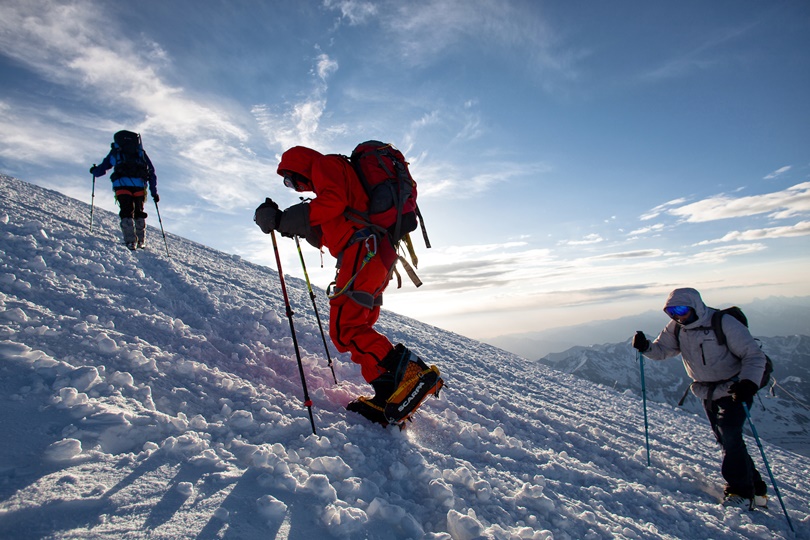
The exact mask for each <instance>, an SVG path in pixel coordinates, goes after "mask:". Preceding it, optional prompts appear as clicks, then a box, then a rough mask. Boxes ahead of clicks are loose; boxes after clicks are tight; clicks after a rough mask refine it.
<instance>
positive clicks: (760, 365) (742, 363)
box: [644, 288, 766, 399]
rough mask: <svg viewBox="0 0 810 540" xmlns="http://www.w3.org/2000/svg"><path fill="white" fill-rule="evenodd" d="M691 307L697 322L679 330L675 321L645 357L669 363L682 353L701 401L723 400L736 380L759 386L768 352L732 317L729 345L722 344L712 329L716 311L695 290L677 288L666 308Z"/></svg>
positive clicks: (727, 325) (726, 320)
mask: <svg viewBox="0 0 810 540" xmlns="http://www.w3.org/2000/svg"><path fill="white" fill-rule="evenodd" d="M670 306H689V307H691V308H693V309H694V310H695V314H696V315H697V320H696V321H694V322H692V323H690V324H687V325H684V326H682V327H681V331H680V334H679V335H676V333H675V330H676V328H677V326H678V324H679V323H678V322H676V321H675V320H671V321H670V322H669V324H667V326H666V327H665V328H664V330H663V331H661V333H660V334H659V335H658V337H657V338H655V341H653V342H652V343H651V344H650V347H649V349H647V350H646V351H645V352H644V356H646V357H647V358H650V359H651V360H665V359H667V358H671V357H673V356H676V355H678V354H679V353H680V354H681V355H682V357H683V365H684V367H685V368H686V373H687V375H689V377H690V378H691V379H692V380H693V381H695V382H694V383H693V384H692V392H693V393H694V394H695V395H696V396H697V397H699V398H701V399H708V398H709V396H710V395H711V399H719V398H722V397H725V396H728V395H729V393H728V387H729V386H731V384H732V383H733V382H734V380H738V379H739V380H742V379H748V380H750V381H753V382H754V383H755V384H757V385H759V383H760V381H761V380H762V376H763V373H764V372H765V363H766V361H765V353H764V352H762V349H760V348H759V344H758V343H757V342H756V340H755V339H754V338H753V337H752V336H751V332H749V331H748V328H746V326H745V325H744V324H742V323H741V322H740V321H738V320H737V319H735V318H734V317H731V316H724V317H723V318H722V320H721V324H722V328H723V333H724V334H725V335H726V344H725V345H720V344H719V343H718V342H717V336H716V335H715V333H714V330H712V315H713V314H714V313H715V311H717V310H715V309H713V308H709V307H706V304H704V303H703V300H702V299H701V297H700V293H699V292H698V291H696V290H695V289H690V288H684V289H675V290H674V291H672V293H670V295H669V298H667V302H666V304H665V305H664V307H665V308H666V307H670Z"/></svg>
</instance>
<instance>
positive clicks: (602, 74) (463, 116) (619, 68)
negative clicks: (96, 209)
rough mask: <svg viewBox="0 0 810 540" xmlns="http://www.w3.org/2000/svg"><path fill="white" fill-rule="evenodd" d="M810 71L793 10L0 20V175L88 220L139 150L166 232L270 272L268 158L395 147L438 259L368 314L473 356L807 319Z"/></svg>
mask: <svg viewBox="0 0 810 540" xmlns="http://www.w3.org/2000/svg"><path fill="white" fill-rule="evenodd" d="M808 51H810V4H808V3H807V2H803V1H775V2H761V1H717V2H702V1H686V2H677V3H675V2H671V3H664V2H584V1H574V2H540V1H511V2H508V1H506V2H501V1H487V0H442V1H438V0H437V1H413V2H394V1H391V2H388V1H375V2H362V1H350V0H346V1H337V0H325V1H317V2H316V1H301V2H282V1H277V2H258V1H231V2H224V1H221V2H214V1H201V2H200V1H170V2H166V1H152V0H146V1H139V2H90V1H85V2H52V1H43V0H21V1H16V0H4V1H3V2H2V4H0V77H2V83H0V171H2V172H4V173H6V174H11V175H13V176H16V177H18V178H21V179H23V180H27V181H30V182H34V183H37V184H40V185H43V186H45V187H48V188H51V189H55V190H58V191H60V192H63V193H66V194H68V195H70V196H73V197H76V198H78V199H80V200H85V201H87V202H88V203H89V202H90V191H91V180H90V176H89V174H88V173H87V169H88V168H89V166H90V165H91V164H93V163H95V162H99V161H100V160H101V159H102V158H103V157H104V156H105V155H106V152H107V150H108V149H109V143H110V142H111V138H112V134H113V133H114V132H115V131H117V130H119V129H132V130H136V131H139V132H140V133H141V134H142V137H143V140H144V144H145V146H146V149H147V152H148V153H149V155H150V157H151V158H152V161H153V162H154V163H155V167H156V169H157V173H158V182H159V192H160V195H161V202H160V211H161V217H162V219H163V223H164V226H165V227H166V229H167V230H169V231H170V232H173V233H176V234H179V235H182V236H185V237H187V238H190V239H192V240H195V241H198V242H200V243H203V244H206V245H209V246H212V247H214V248H217V249H220V250H223V251H225V252H228V253H232V254H234V255H238V256H240V257H243V258H245V259H247V260H250V261H253V262H256V263H259V264H263V265H268V266H271V267H275V261H274V259H273V254H272V247H271V244H270V239H269V238H268V237H267V236H265V235H263V234H261V232H260V231H259V230H258V228H257V227H256V226H255V225H254V224H253V222H252V216H253V210H254V209H255V207H256V206H257V205H258V204H259V203H261V202H262V201H263V200H264V197H266V196H269V197H272V198H273V199H275V200H277V201H278V202H279V203H280V204H281V205H282V206H287V205H290V204H293V203H295V202H297V198H296V196H295V194H294V193H292V192H290V191H289V190H287V189H286V188H284V187H283V185H282V183H281V181H280V178H279V177H278V176H277V175H276V174H275V169H276V166H277V163H278V159H279V156H280V154H281V153H282V152H283V151H284V150H285V149H287V148H289V147H291V146H294V145H306V146H311V147H313V148H315V149H317V150H319V151H321V152H324V153H344V154H347V153H350V152H351V149H352V148H353V147H354V145H355V144H356V143H358V142H360V141H363V140H367V139H381V140H385V141H390V142H393V143H394V144H396V145H397V146H398V147H399V148H400V149H401V150H402V151H403V152H404V153H405V154H406V156H407V158H408V159H409V161H410V163H411V170H412V172H413V174H414V176H415V178H416V180H417V182H418V183H419V202H420V207H421V208H422V212H423V214H424V216H425V220H426V223H427V227H428V232H429V234H430V237H431V241H432V243H433V246H434V247H433V248H432V249H430V250H426V249H425V248H424V245H422V244H421V239H419V240H417V242H416V247H417V251H418V254H419V256H420V264H419V275H420V277H421V278H422V280H423V281H424V283H425V285H424V286H423V287H421V288H420V289H415V288H413V286H411V285H410V284H405V285H403V288H402V289H401V290H395V289H393V288H391V289H389V293H388V294H386V298H385V307H386V308H388V309H391V310H394V311H397V312H399V313H403V314H405V315H409V316H412V317H415V318H417V319H420V320H422V321H424V322H428V323H431V324H435V325H437V326H440V327H442V328H446V329H449V330H453V331H456V332H458V333H461V334H465V335H468V336H470V337H473V338H477V339H486V338H489V337H494V336H498V335H502V334H508V333H517V332H531V331H535V330H544V329H547V328H553V327H558V326H566V325H570V324H576V323H581V322H586V321H589V320H597V319H609V318H616V317H619V316H623V315H627V314H635V313H638V312H641V311H645V310H648V309H658V308H660V306H661V305H662V303H663V301H664V298H665V297H666V295H667V293H668V292H669V291H670V290H671V289H673V288H675V287H681V286H693V287H696V288H698V289H699V290H701V291H702V292H703V294H704V297H705V299H706V300H707V301H708V302H709V303H710V304H716V305H720V304H728V303H744V302H746V301H750V300H751V299H753V298H755V297H766V296H771V295H781V296H805V295H808V294H810V280H808V279H807V277H806V275H807V272H808V269H809V268H810V265H809V264H808V262H810V259H809V258H808V254H809V253H810V250H808V247H810V242H808V239H810V146H808V142H810V105H809V104H808V103H809V102H808V99H807V96H808V95H810V54H808ZM95 202H96V204H97V205H98V206H100V207H102V208H105V209H108V210H115V206H114V202H113V199H112V194H111V192H110V190H109V184H108V183H107V179H106V178H101V179H99V180H98V182H97V188H96V197H95ZM149 204H150V207H151V208H152V209H153V210H154V207H153V206H152V205H151V203H149ZM155 218H156V216H155V215H154V214H153V215H152V216H151V217H150V219H149V220H148V223H149V225H150V226H157V225H158V223H157V219H155ZM157 238H158V237H157V236H153V240H155V241H156V240H157ZM305 251H306V259H307V264H308V268H309V270H310V277H311V278H312V280H313V283H314V284H315V285H318V286H321V287H325V286H326V285H327V284H328V283H329V281H330V280H331V278H332V277H333V275H334V269H333V260H332V258H331V257H330V256H328V255H325V256H324V267H323V268H320V258H319V255H318V253H317V252H316V251H315V250H313V249H309V248H306V250H305ZM282 252H283V255H284V259H283V262H284V270H285V273H288V274H291V275H294V276H301V275H302V274H301V269H300V263H299V262H298V259H297V253H296V252H295V250H294V245H293V244H292V243H291V241H289V240H284V241H283V242H282ZM273 286H276V285H275V284H270V283H269V284H268V287H273ZM662 317H663V315H662ZM662 322H664V321H663V320H662ZM631 333H632V329H630V330H629V332H628V336H629V335H630V334H631Z"/></svg>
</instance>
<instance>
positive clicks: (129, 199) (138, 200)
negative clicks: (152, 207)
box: [115, 187, 147, 219]
mask: <svg viewBox="0 0 810 540" xmlns="http://www.w3.org/2000/svg"><path fill="white" fill-rule="evenodd" d="M115 200H117V201H118V206H119V207H120V208H121V211H120V212H118V216H119V217H120V218H121V219H124V218H132V219H146V218H147V214H146V212H144V211H143V205H144V202H145V201H146V191H145V190H144V189H143V188H140V189H138V188H126V187H124V188H118V189H116V190H115Z"/></svg>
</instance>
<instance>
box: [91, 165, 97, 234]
mask: <svg viewBox="0 0 810 540" xmlns="http://www.w3.org/2000/svg"><path fill="white" fill-rule="evenodd" d="M93 168H94V169H95V168H96V164H95V163H93ZM90 176H92V177H93V190H92V192H91V193H92V194H91V195H90V232H93V210H94V209H95V206H96V175H95V174H93V173H90Z"/></svg>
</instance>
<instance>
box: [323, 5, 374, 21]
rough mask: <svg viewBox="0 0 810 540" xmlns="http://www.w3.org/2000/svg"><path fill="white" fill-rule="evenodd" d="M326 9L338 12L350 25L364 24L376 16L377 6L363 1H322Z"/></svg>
mask: <svg viewBox="0 0 810 540" xmlns="http://www.w3.org/2000/svg"><path fill="white" fill-rule="evenodd" d="M323 5H324V7H325V8H327V9H335V10H338V11H340V14H341V17H342V18H343V19H345V20H346V21H348V23H349V24H350V25H358V24H362V23H364V22H366V21H367V20H368V19H369V18H371V17H374V16H375V15H376V14H377V11H378V10H377V4H375V3H374V2H368V1H365V0H324V2H323Z"/></svg>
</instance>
